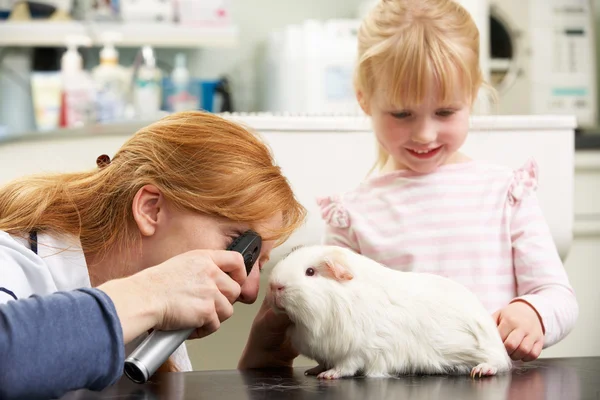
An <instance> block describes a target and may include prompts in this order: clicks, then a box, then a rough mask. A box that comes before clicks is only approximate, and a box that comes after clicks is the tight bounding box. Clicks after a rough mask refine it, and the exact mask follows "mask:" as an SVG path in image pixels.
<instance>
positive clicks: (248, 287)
mask: <svg viewBox="0 0 600 400" xmlns="http://www.w3.org/2000/svg"><path fill="white" fill-rule="evenodd" d="M97 162H98V167H97V168H94V169H91V170H89V171H82V172H77V173H64V174H53V175H43V176H35V177H25V178H22V179H18V180H15V181H14V182H11V183H9V184H7V185H5V186H4V187H2V188H1V189H0V311H1V310H4V308H2V305H5V304H4V303H9V302H21V303H20V304H24V305H25V303H26V302H27V301H28V299H30V298H31V296H33V295H37V296H50V295H52V294H54V293H56V292H68V291H74V290H77V289H79V288H96V287H109V288H110V287H116V286H115V285H118V284H117V283H114V284H112V286H111V284H110V282H111V281H116V282H123V280H124V279H125V280H126V279H127V277H130V276H137V274H142V278H143V277H146V278H148V279H142V278H139V279H137V280H135V282H136V284H135V285H133V283H134V282H133V281H130V283H131V285H129V286H127V285H122V286H118V287H119V288H121V291H123V290H124V291H126V292H129V291H134V290H135V292H136V293H138V292H141V294H140V296H139V297H138V299H139V300H138V301H137V302H135V303H133V304H128V305H127V307H129V308H130V309H135V308H136V307H137V308H139V309H143V310H145V311H146V314H147V315H150V316H151V315H152V314H154V311H155V310H149V308H152V307H154V309H160V310H158V311H164V312H163V314H166V317H165V319H168V320H167V321H163V322H162V323H159V324H157V325H160V326H163V327H165V326H166V327H167V328H168V327H169V326H171V327H172V328H171V329H175V328H177V327H178V326H181V325H184V324H183V323H182V321H180V320H181V319H186V318H187V319H188V321H187V322H186V323H187V324H190V320H192V316H196V314H202V313H204V314H206V315H204V316H202V315H201V316H198V317H197V319H193V321H197V320H199V319H202V320H204V321H206V324H205V325H202V328H203V329H199V330H198V331H197V332H196V336H202V335H206V334H210V333H212V332H214V331H215V330H216V329H217V328H218V327H219V323H220V321H223V318H222V316H223V315H225V317H226V318H227V317H228V315H230V313H232V312H233V308H232V307H231V304H232V303H233V302H235V301H236V300H237V301H241V302H243V303H253V302H254V301H255V300H256V297H257V295H258V285H259V269H260V268H261V267H262V264H263V263H264V262H266V261H267V260H268V258H269V253H270V251H271V250H272V249H273V247H275V246H276V245H278V244H279V243H281V242H282V241H283V240H285V238H287V237H288V235H289V234H291V232H293V231H294V230H295V229H296V228H297V227H298V226H299V225H300V224H301V223H302V222H303V219H304V215H305V209H304V207H303V206H302V205H301V204H300V203H299V202H298V201H297V200H296V198H295V195H294V193H293V192H292V189H291V187H290V185H289V183H288V181H287V179H286V178H285V177H284V176H283V175H282V173H281V170H280V168H279V167H278V166H277V165H275V163H274V159H273V157H272V154H271V153H270V151H269V149H268V147H267V146H265V144H264V143H263V142H262V141H261V140H260V138H259V137H257V136H256V135H254V134H253V133H252V132H250V131H249V130H247V129H245V128H243V127H241V126H240V125H238V124H235V123H232V122H230V121H227V120H225V119H223V118H221V117H218V116H216V115H214V114H209V113H202V112H185V113H178V114H173V115H171V116H168V117H165V118H163V119H161V120H159V121H157V122H155V123H153V124H152V125H150V126H148V127H145V128H143V129H140V130H139V131H138V132H136V133H135V134H134V135H133V136H132V137H131V138H129V139H128V140H127V141H126V142H125V143H124V145H123V146H122V147H121V148H120V149H119V151H118V152H117V153H116V154H115V156H114V157H113V158H112V160H111V159H110V158H109V157H107V156H102V157H99V158H98V161H97ZM248 229H254V230H256V231H257V232H258V233H259V234H260V235H261V237H262V239H263V244H262V250H261V256H260V260H259V262H257V263H256V265H255V266H254V268H253V269H252V270H251V272H250V274H249V275H248V276H247V277H246V276H245V275H246V273H245V272H243V274H244V277H243V278H244V279H242V280H241V281H240V280H239V279H237V281H240V282H241V283H240V282H238V283H240V285H241V287H240V286H239V285H238V283H236V282H237V281H236V282H234V281H233V278H234V275H235V277H236V278H240V277H239V275H240V274H238V273H235V274H234V273H232V274H231V277H229V276H227V275H226V274H225V273H224V272H222V271H225V272H235V271H233V270H232V269H231V268H232V266H231V262H229V265H228V264H227V263H225V262H221V264H223V265H219V262H218V261H214V263H213V262H212V261H211V262H208V261H210V260H208V261H207V260H206V259H207V258H210V257H212V256H211V254H213V253H212V250H221V251H224V250H225V249H226V248H227V247H228V246H229V245H230V244H231V243H232V241H233V240H234V239H235V238H236V237H237V236H239V235H240V234H241V233H243V232H244V231H246V230H248ZM197 250H206V252H204V253H203V252H201V251H200V252H199V253H198V252H196V253H193V254H196V257H195V259H196V261H195V262H192V261H191V260H190V258H194V257H193V255H192V256H189V257H188V258H185V257H184V258H179V260H180V261H179V263H180V264H183V266H181V267H177V264H178V263H177V262H176V261H172V262H170V264H169V262H168V260H171V259H173V258H174V257H177V256H179V255H182V254H184V253H187V252H190V251H197ZM209 250H210V251H209ZM222 258H223V256H220V259H222ZM203 259H204V261H205V262H202V260H203ZM240 259H241V258H240ZM214 260H216V259H214ZM164 263H167V264H168V265H171V267H170V271H171V272H170V273H169V269H168V267H159V268H158V269H157V268H155V266H158V265H161V264H164ZM194 263H195V264H203V265H204V266H205V267H206V265H208V264H210V265H208V267H210V268H208V267H206V268H204V269H203V268H199V269H196V270H194V269H192V268H191V267H192V266H193V264H194ZM215 264H216V267H219V268H221V269H222V271H221V270H218V269H217V268H216V267H215ZM184 267H189V268H188V272H191V273H190V276H189V277H188V279H187V281H183V282H185V283H182V279H179V280H177V279H176V278H177V276H176V275H177V271H178V268H179V270H182V268H184ZM225 267H226V268H228V269H225ZM207 268H208V269H207ZM148 270H152V271H153V272H148V273H146V274H144V272H147V271H148ZM107 282H108V283H107ZM140 282H146V283H140ZM107 285H108V286H107ZM235 285H238V286H237V292H236V291H235V289H233V287H234V286H235ZM131 286H134V287H131ZM122 287H125V289H123V288H122ZM140 287H141V290H140ZM157 288H159V289H158V290H156V289H157ZM222 288H225V289H222ZM227 288H229V289H227ZM144 289H145V290H148V291H150V290H152V292H150V294H148V293H144ZM217 289H218V290H217ZM219 291H221V292H222V294H221V293H219ZM182 292H184V293H182ZM126 294H127V293H123V294H122V295H123V296H125V295H126ZM186 294H187V297H186ZM213 297H214V299H213ZM164 298H167V301H166V303H167V304H162V303H160V300H161V299H164ZM171 298H172V299H173V300H169V299H171ZM182 299H183V300H182ZM115 302H116V301H115ZM197 303H199V304H197ZM180 308H185V314H186V315H187V317H185V318H182V317H181V313H179V314H177V313H173V311H174V310H177V309H180ZM6 310H8V308H6ZM118 311H119V310H118ZM121 311H123V310H121ZM125 311H127V310H125ZM169 312H170V313H169ZM177 315H179V316H177ZM38 317H39V314H35V315H31V318H30V319H31V320H32V321H35V320H36V318H38ZM217 317H219V318H217ZM81 318H82V316H78V315H73V316H71V319H72V321H73V324H78V323H79V322H78V321H79V320H81ZM178 319H179V320H178ZM3 321H4V320H3V316H2V314H0V322H3ZM191 323H194V322H191ZM0 325H2V324H0ZM9 325H10V324H9ZM198 326H200V325H198ZM154 327H155V326H154V325H150V326H148V329H150V328H154ZM98 329H100V327H99V328H98ZM9 333H10V332H8V331H6V332H3V331H0V344H2V343H5V342H6V341H5V340H3V339H5V336H4V335H8V334H9ZM129 336H131V335H129V333H128V331H127V330H125V329H124V332H123V337H124V338H125V339H124V341H125V343H126V344H127V348H126V349H125V350H124V351H125V356H126V355H127V354H128V353H129V352H131V351H132V350H133V349H135V348H136V347H137V345H138V344H139V343H140V342H141V340H143V339H144V337H145V336H146V334H143V335H140V336H137V337H129ZM93 338H94V335H93V332H90V334H89V335H87V336H85V337H78V338H75V339H76V340H75V342H71V344H70V345H71V346H72V347H74V348H75V350H76V349H77V347H79V346H81V347H84V344H83V343H79V342H78V341H79V340H80V341H86V340H94V339H93ZM8 339H10V336H8ZM8 342H11V340H8ZM50 345H51V346H57V347H58V346H64V345H66V346H68V345H69V344H68V343H67V344H62V343H61V344H50ZM32 346H35V345H34V344H32ZM0 348H1V346H0ZM38 350H39V353H44V354H46V353H50V354H53V352H52V350H51V349H43V350H41V349H38ZM69 350H71V348H69ZM106 351H107V352H110V349H106ZM121 353H123V351H121ZM17 354H18V353H17ZM33 355H34V356H36V357H37V356H38V354H33ZM116 358H117V357H116V356H115V359H116ZM42 359H44V358H43V357H42ZM2 362H6V363H7V365H8V364H9V363H10V364H11V365H19V366H22V365H30V364H31V362H33V360H20V359H10V358H8V359H7V358H4V359H3V360H2ZM2 362H0V364H2ZM51 362H52V365H57V366H58V368H57V369H56V371H59V372H58V373H60V377H56V379H59V378H60V379H63V378H64V379H67V381H68V378H69V377H65V375H68V374H65V373H62V372H64V371H70V369H68V368H72V367H73V366H72V365H70V366H65V365H61V364H60V362H56V360H52V361H51ZM115 363H116V361H115ZM122 367H123V362H122V361H121V362H120V370H121V371H122ZM39 368H41V369H43V370H53V369H52V368H49V367H48V365H41V366H39ZM80 368H82V369H84V367H83V366H80ZM117 368H119V366H118V365H117ZM13 369H14V368H13ZM13 369H11V371H12V370H13ZM191 369H192V366H191V363H190V360H189V358H188V356H187V353H186V348H185V344H183V345H182V346H181V347H180V348H179V349H178V350H177V351H176V352H175V353H174V355H173V356H172V357H171V359H170V360H169V361H168V362H167V363H166V365H165V366H164V368H162V370H167V371H175V370H183V371H186V370H191ZM3 370H4V371H5V370H6V369H4V368H2V365H0V371H3ZM11 373H13V372H11ZM75 375H76V374H75ZM3 376H4V375H3V373H2V372H0V378H2V377H3ZM36 377H38V375H37V373H34V374H32V373H31V371H26V372H24V373H23V375H22V376H19V377H17V378H18V379H17V380H18V382H16V383H15V384H19V385H21V384H22V386H24V387H25V388H26V389H27V387H29V388H36V387H38V386H36V385H39V386H40V387H41V386H43V385H46V384H48V383H49V382H48V381H49V380H51V379H46V382H45V383H43V382H37V381H36V379H38V380H39V378H36ZM53 379H54V378H53ZM0 381H1V380H0ZM69 382H70V383H69ZM69 382H67V383H65V384H74V385H77V384H80V383H73V382H71V381H69ZM77 382H81V381H80V380H79V381H77ZM60 387H64V386H60ZM75 388H76V387H75ZM0 394H1V393H0ZM46 394H47V393H46ZM0 397H2V396H0ZM25 397H26V396H25Z"/></svg>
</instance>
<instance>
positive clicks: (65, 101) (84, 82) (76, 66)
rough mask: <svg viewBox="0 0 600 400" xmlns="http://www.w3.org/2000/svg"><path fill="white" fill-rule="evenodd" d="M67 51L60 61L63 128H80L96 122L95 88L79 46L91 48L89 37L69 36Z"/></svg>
mask: <svg viewBox="0 0 600 400" xmlns="http://www.w3.org/2000/svg"><path fill="white" fill-rule="evenodd" d="M66 45H67V51H66V52H65V53H64V54H63V56H62V58H61V60H60V66H61V77H62V96H61V97H62V101H61V121H60V125H61V126H63V127H78V126H83V125H86V124H88V123H90V122H93V121H94V120H95V116H94V110H93V98H94V87H93V82H92V79H91V77H90V75H89V74H88V72H87V71H85V70H84V69H83V58H82V57H81V54H79V52H78V51H77V47H78V46H89V45H91V40H90V38H89V37H87V36H68V37H67V40H66Z"/></svg>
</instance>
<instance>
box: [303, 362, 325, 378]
mask: <svg viewBox="0 0 600 400" xmlns="http://www.w3.org/2000/svg"><path fill="white" fill-rule="evenodd" d="M326 369H327V368H325V366H324V365H321V364H319V365H317V366H316V367H313V368H311V369H307V370H306V371H305V372H304V375H319V374H320V373H321V372H325V370H326Z"/></svg>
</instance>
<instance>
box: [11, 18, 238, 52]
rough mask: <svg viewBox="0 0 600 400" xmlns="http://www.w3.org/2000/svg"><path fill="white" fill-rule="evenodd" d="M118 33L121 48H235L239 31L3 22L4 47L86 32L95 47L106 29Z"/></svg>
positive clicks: (61, 41) (55, 42) (52, 43)
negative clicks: (147, 46) (120, 38)
mask: <svg viewBox="0 0 600 400" xmlns="http://www.w3.org/2000/svg"><path fill="white" fill-rule="evenodd" d="M107 31H110V32H117V33H119V34H121V37H122V40H120V41H119V42H117V43H115V45H116V46H118V47H140V46H143V45H150V46H153V47H186V48H200V47H221V48H223V47H233V46H235V45H236V44H237V37H238V31H237V28H236V27H235V26H229V27H195V26H185V25H183V26H182V25H177V24H173V23H133V22H125V23H114V22H80V21H68V22H64V21H60V22H58V21H57V22H48V21H44V22H31V21H26V22H3V23H0V47H9V46H11V47H29V46H31V47H33V46H35V47H57V46H65V43H66V38H67V36H69V35H86V36H88V37H89V38H90V39H91V41H92V45H94V46H101V45H102V40H101V39H102V34H103V33H104V32H107Z"/></svg>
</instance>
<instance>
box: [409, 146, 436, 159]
mask: <svg viewBox="0 0 600 400" xmlns="http://www.w3.org/2000/svg"><path fill="white" fill-rule="evenodd" d="M441 148H442V146H439V147H436V148H434V149H426V150H416V149H408V148H407V149H406V150H408V152H409V153H410V154H411V155H412V156H413V157H416V158H419V159H421V160H425V159H428V158H432V157H435V156H436V155H437V154H438V153H439V152H440V150H441Z"/></svg>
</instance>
